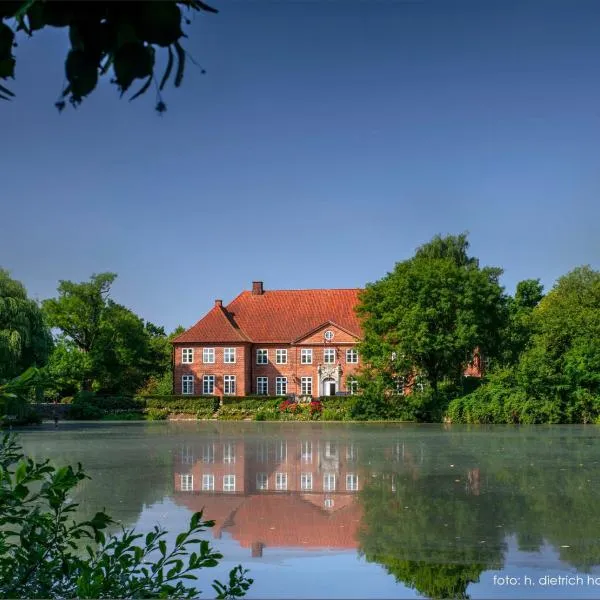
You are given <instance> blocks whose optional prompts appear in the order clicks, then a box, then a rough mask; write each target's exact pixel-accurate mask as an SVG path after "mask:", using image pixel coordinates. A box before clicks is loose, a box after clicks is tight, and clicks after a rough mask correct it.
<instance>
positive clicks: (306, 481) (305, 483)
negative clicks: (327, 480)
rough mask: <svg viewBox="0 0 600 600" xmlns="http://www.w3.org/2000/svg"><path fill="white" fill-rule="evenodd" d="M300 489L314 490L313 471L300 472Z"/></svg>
mask: <svg viewBox="0 0 600 600" xmlns="http://www.w3.org/2000/svg"><path fill="white" fill-rule="evenodd" d="M300 489H301V490H312V489H313V474H312V473H301V474H300Z"/></svg>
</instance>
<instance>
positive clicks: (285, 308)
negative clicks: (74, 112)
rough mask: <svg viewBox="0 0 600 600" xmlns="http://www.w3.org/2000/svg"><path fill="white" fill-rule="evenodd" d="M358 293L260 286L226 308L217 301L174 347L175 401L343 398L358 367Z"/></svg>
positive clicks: (349, 389) (259, 284)
mask: <svg viewBox="0 0 600 600" xmlns="http://www.w3.org/2000/svg"><path fill="white" fill-rule="evenodd" d="M358 292H359V290H355V289H352V290H274V291H264V290H263V286H262V282H254V283H253V289H252V291H246V292H242V294H240V295H239V296H238V297H237V298H236V299H235V300H234V301H233V302H232V303H231V304H229V305H228V306H223V303H222V302H221V301H220V300H216V301H215V306H214V307H213V309H212V310H211V311H210V312H209V313H208V314H207V315H206V316H205V317H203V318H202V319H201V320H200V321H198V323H196V325H194V326H193V327H192V328H190V329H189V330H188V331H186V332H184V333H183V334H181V335H180V336H179V337H177V338H176V339H175V340H174V341H173V352H174V361H173V363H174V393H176V394H183V393H186V394H194V395H204V394H214V395H219V396H221V395H236V396H247V395H255V394H265V395H271V396H272V395H292V394H293V395H312V396H313V397H319V396H327V395H332V394H336V393H339V392H343V393H350V392H351V391H352V390H351V383H350V382H351V380H352V377H353V375H354V374H355V373H356V371H357V369H358V368H359V366H360V358H359V357H358V354H357V353H356V350H355V346H356V344H357V343H358V341H359V339H360V335H361V331H360V324H359V322H358V319H357V318H356V315H355V314H354V307H355V306H356V303H357V301H358ZM184 377H185V378H186V380H185V381H184ZM226 388H227V389H226Z"/></svg>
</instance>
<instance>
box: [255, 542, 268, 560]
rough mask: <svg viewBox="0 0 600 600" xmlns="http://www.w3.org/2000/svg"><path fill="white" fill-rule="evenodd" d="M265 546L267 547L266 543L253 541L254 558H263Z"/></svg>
mask: <svg viewBox="0 0 600 600" xmlns="http://www.w3.org/2000/svg"><path fill="white" fill-rule="evenodd" d="M264 547H265V545H264V544H261V543H260V542H253V543H252V558H262V555H263V548H264Z"/></svg>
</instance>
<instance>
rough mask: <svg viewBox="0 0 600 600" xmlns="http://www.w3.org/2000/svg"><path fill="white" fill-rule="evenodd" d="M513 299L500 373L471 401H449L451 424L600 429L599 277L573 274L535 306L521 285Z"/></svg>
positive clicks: (535, 296)
mask: <svg viewBox="0 0 600 600" xmlns="http://www.w3.org/2000/svg"><path fill="white" fill-rule="evenodd" d="M519 291H520V292H521V293H520V294H519ZM517 292H518V293H517V295H516V297H515V299H514V301H512V302H511V304H510V305H509V310H510V316H511V320H510V324H509V326H508V328H507V329H506V330H505V333H506V337H505V342H506V343H505V352H504V358H505V359H507V360H506V361H505V365H504V366H503V367H502V368H500V369H495V370H494V371H493V372H492V373H490V376H489V377H488V378H487V380H486V382H485V384H484V385H482V386H481V387H480V388H479V389H478V390H476V391H475V392H474V393H472V394H470V395H468V396H465V397H464V398H461V399H457V400H455V401H453V402H452V403H451V405H450V407H449V416H450V418H451V419H452V420H453V421H457V422H464V421H466V422H479V423H481V422H484V423H505V422H517V423H548V422H550V423H589V422H600V272H599V271H595V270H593V269H591V268H590V267H589V266H585V267H578V268H576V269H574V270H573V271H571V272H570V273H567V274H566V275H565V276H563V277H561V278H560V279H559V280H558V281H557V283H556V285H555V286H554V287H553V289H552V290H551V291H550V292H549V293H548V294H547V295H546V296H545V297H543V298H541V299H540V296H541V286H540V285H539V283H537V282H528V283H527V284H525V282H523V286H522V287H521V289H520V290H519V289H518V290H517Z"/></svg>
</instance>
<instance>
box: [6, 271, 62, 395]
mask: <svg viewBox="0 0 600 600" xmlns="http://www.w3.org/2000/svg"><path fill="white" fill-rule="evenodd" d="M51 347H52V338H51V336H50V332H49V330H48V327H47V326H46V324H45V323H44V318H43V314H42V311H41V310H40V307H39V306H38V305H37V303H36V302H35V301H34V300H31V299H29V298H28V297H27V291H26V290H25V287H24V286H23V284H22V283H20V282H19V281H15V280H14V279H11V277H10V276H9V273H8V271H5V270H3V269H0V383H1V382H2V381H6V380H8V379H11V378H13V377H16V376H17V375H18V374H19V373H21V372H23V371H25V370H26V369H27V368H28V367H36V366H37V367H41V366H43V365H44V364H45V362H46V361H47V359H48V354H49V352H50V349H51Z"/></svg>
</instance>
